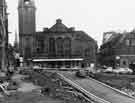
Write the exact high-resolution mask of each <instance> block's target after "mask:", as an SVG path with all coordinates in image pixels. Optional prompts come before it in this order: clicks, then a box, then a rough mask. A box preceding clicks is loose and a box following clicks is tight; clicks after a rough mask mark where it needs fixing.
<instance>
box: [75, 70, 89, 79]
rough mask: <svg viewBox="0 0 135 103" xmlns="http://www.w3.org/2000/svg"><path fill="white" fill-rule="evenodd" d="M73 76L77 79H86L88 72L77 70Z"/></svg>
mask: <svg viewBox="0 0 135 103" xmlns="http://www.w3.org/2000/svg"><path fill="white" fill-rule="evenodd" d="M75 75H76V76H77V77H81V78H86V77H87V76H88V71H85V70H78V71H77V72H76V73H75Z"/></svg>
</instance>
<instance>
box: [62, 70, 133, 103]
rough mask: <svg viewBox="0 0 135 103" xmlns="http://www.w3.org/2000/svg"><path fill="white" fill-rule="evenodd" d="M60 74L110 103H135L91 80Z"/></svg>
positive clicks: (67, 73)
mask: <svg viewBox="0 0 135 103" xmlns="http://www.w3.org/2000/svg"><path fill="white" fill-rule="evenodd" d="M61 74H62V75H64V76H65V77H66V78H68V79H70V80H72V81H73V82H74V83H76V84H77V85H79V86H81V87H82V88H83V89H85V90H87V91H88V92H90V93H92V94H94V95H95V96H97V97H99V98H102V99H104V100H106V101H109V102H110V103H135V99H133V98H131V97H128V96H126V95H124V94H121V93H120V92H117V91H115V90H113V89H111V88H109V87H107V86H105V85H103V84H101V83H99V82H97V81H95V80H93V79H80V78H77V77H75V75H74V74H73V73H70V72H61Z"/></svg>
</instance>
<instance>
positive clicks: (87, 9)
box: [6, 0, 135, 44]
mask: <svg viewBox="0 0 135 103" xmlns="http://www.w3.org/2000/svg"><path fill="white" fill-rule="evenodd" d="M6 1H7V4H8V12H9V13H10V14H9V31H10V32H12V33H11V34H10V42H13V41H14V34H15V31H18V15H17V6H18V0H6ZM35 3H36V8H37V10H36V24H37V25H36V26H37V30H42V28H43V27H51V26H52V25H53V24H54V23H55V20H56V19H57V18H61V19H62V20H63V23H64V24H65V25H67V26H68V27H75V28H76V30H83V31H85V32H86V33H88V34H89V35H90V36H91V37H93V38H94V39H95V40H97V41H98V44H101V41H102V34H103V32H107V31H112V30H113V31H124V30H127V31H129V30H132V29H133V28H135V0H35Z"/></svg>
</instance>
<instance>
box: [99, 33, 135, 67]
mask: <svg viewBox="0 0 135 103" xmlns="http://www.w3.org/2000/svg"><path fill="white" fill-rule="evenodd" d="M99 61H100V63H101V64H102V65H108V66H120V67H130V68H134V67H135V30H133V31H131V32H124V33H116V32H107V33H104V36H103V44H102V45H101V47H100V60H99Z"/></svg>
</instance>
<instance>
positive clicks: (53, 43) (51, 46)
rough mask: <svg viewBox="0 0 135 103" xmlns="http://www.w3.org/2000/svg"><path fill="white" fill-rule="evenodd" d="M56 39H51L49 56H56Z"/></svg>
mask: <svg viewBox="0 0 135 103" xmlns="http://www.w3.org/2000/svg"><path fill="white" fill-rule="evenodd" d="M55 54H56V53H55V38H53V37H51V38H49V55H50V56H55Z"/></svg>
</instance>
